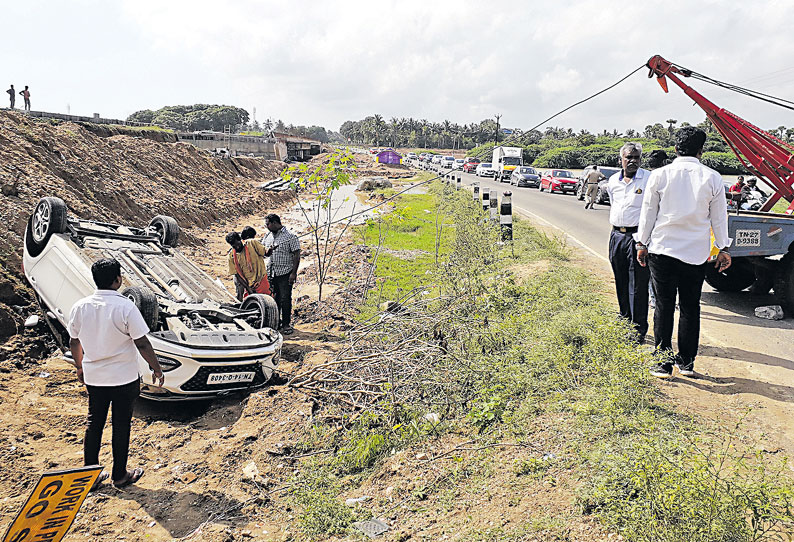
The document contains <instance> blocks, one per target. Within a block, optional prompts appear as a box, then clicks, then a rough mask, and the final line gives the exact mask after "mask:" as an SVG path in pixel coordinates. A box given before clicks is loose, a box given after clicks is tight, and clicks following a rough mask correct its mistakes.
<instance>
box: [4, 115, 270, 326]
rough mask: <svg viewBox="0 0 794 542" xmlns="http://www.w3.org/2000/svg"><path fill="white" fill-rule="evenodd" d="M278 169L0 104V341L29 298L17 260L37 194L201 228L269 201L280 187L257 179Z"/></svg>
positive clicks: (124, 217) (136, 219) (88, 212)
mask: <svg viewBox="0 0 794 542" xmlns="http://www.w3.org/2000/svg"><path fill="white" fill-rule="evenodd" d="M95 132H96V133H95ZM282 168H283V164H282V163H281V162H274V161H268V160H263V159H259V158H245V157H240V158H233V159H231V160H225V159H222V158H218V157H214V156H213V155H211V154H210V153H209V152H207V151H202V150H199V149H197V148H196V147H193V146H192V145H189V144H186V143H164V142H157V141H153V140H151V139H148V138H142V137H132V136H128V135H114V132H113V131H103V130H99V131H93V130H88V129H86V128H85V127H83V126H80V125H77V124H74V123H60V124H53V123H50V122H47V121H39V120H34V119H30V118H28V117H26V116H24V115H22V114H18V113H11V112H0V186H1V187H2V195H0V223H3V224H5V225H6V226H7V228H2V229H0V340H4V339H6V338H8V337H9V336H11V335H13V334H15V333H16V332H17V331H18V329H19V326H20V325H21V324H22V322H23V321H24V316H25V315H26V314H27V312H26V311H25V310H22V311H21V312H20V309H16V310H14V309H13V306H17V307H19V306H25V305H28V304H29V303H30V301H31V299H32V298H31V292H30V290H29V289H28V288H27V287H26V286H25V285H24V284H22V282H21V281H20V280H19V279H20V274H21V270H20V263H21V258H22V242H23V235H24V230H25V225H26V221H27V218H28V216H29V215H30V213H31V211H32V210H33V208H34V206H35V204H36V202H37V201H38V200H39V198H41V197H44V196H58V197H60V198H62V199H63V200H64V201H66V203H67V205H68V206H69V211H70V213H72V214H74V215H76V216H79V217H84V218H95V219H102V220H108V221H125V222H130V223H132V224H140V225H146V224H148V222H149V220H150V219H151V217H153V216H154V215H157V214H167V215H171V216H173V217H175V218H176V219H177V221H178V222H179V223H180V225H181V226H183V227H206V226H208V225H209V224H212V223H213V222H215V221H217V220H220V219H226V218H229V217H233V216H239V215H243V214H248V213H250V212H253V211H255V210H259V209H262V208H265V207H267V206H268V204H269V202H271V201H272V200H273V199H274V198H278V197H279V196H274V195H273V194H272V193H266V192H262V191H261V190H259V189H258V188H257V184H259V183H261V182H263V181H266V180H270V179H273V178H274V177H277V176H278V174H279V173H280V171H281V169H282ZM280 197H281V198H283V197H285V196H283V195H282V196H280ZM187 237H188V238H187V239H186V241H187V242H196V241H197V240H196V238H195V237H194V236H187Z"/></svg>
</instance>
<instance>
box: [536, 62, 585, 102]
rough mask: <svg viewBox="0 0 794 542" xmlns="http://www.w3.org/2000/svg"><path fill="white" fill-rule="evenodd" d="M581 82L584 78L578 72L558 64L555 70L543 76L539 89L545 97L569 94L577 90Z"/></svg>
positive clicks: (538, 85)
mask: <svg viewBox="0 0 794 542" xmlns="http://www.w3.org/2000/svg"><path fill="white" fill-rule="evenodd" d="M581 82H582V78H581V76H580V75H579V72H578V71H576V70H574V69H573V68H565V67H563V66H561V65H559V64H557V65H556V66H554V69H553V70H551V71H547V72H545V73H544V74H543V75H542V76H541V78H540V80H538V83H537V87H538V89H540V91H541V92H542V93H543V94H544V95H551V94H554V95H556V94H561V93H565V94H569V93H570V92H571V91H572V90H577V89H578V88H579V86H580V84H581Z"/></svg>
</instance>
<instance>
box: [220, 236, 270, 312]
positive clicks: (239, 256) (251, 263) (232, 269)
mask: <svg viewBox="0 0 794 542" xmlns="http://www.w3.org/2000/svg"><path fill="white" fill-rule="evenodd" d="M226 242H227V243H229V244H230V245H231V246H232V250H231V252H229V274H230V275H232V276H234V277H235V280H238V281H240V283H241V284H242V285H243V290H244V292H243V297H246V296H249V295H251V294H266V295H270V283H269V282H268V280H267V267H266V266H265V256H267V251H266V250H265V247H264V246H262V243H260V242H259V241H257V240H256V239H246V240H245V241H243V238H242V237H241V236H240V234H239V233H237V232H236V231H233V232H231V233H228V234H226Z"/></svg>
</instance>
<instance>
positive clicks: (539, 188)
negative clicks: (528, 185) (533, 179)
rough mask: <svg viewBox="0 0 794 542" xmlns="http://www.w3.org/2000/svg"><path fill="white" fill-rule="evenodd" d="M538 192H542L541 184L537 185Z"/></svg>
mask: <svg viewBox="0 0 794 542" xmlns="http://www.w3.org/2000/svg"><path fill="white" fill-rule="evenodd" d="M538 190H540V191H541V192H543V184H539V185H538Z"/></svg>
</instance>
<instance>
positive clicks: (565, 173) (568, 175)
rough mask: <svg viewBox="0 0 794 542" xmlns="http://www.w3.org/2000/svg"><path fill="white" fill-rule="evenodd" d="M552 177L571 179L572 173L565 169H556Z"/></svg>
mask: <svg viewBox="0 0 794 542" xmlns="http://www.w3.org/2000/svg"><path fill="white" fill-rule="evenodd" d="M552 176H554V177H565V178H568V179H570V178H571V172H570V171H565V170H564V169H555V170H554V172H553V173H552Z"/></svg>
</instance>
